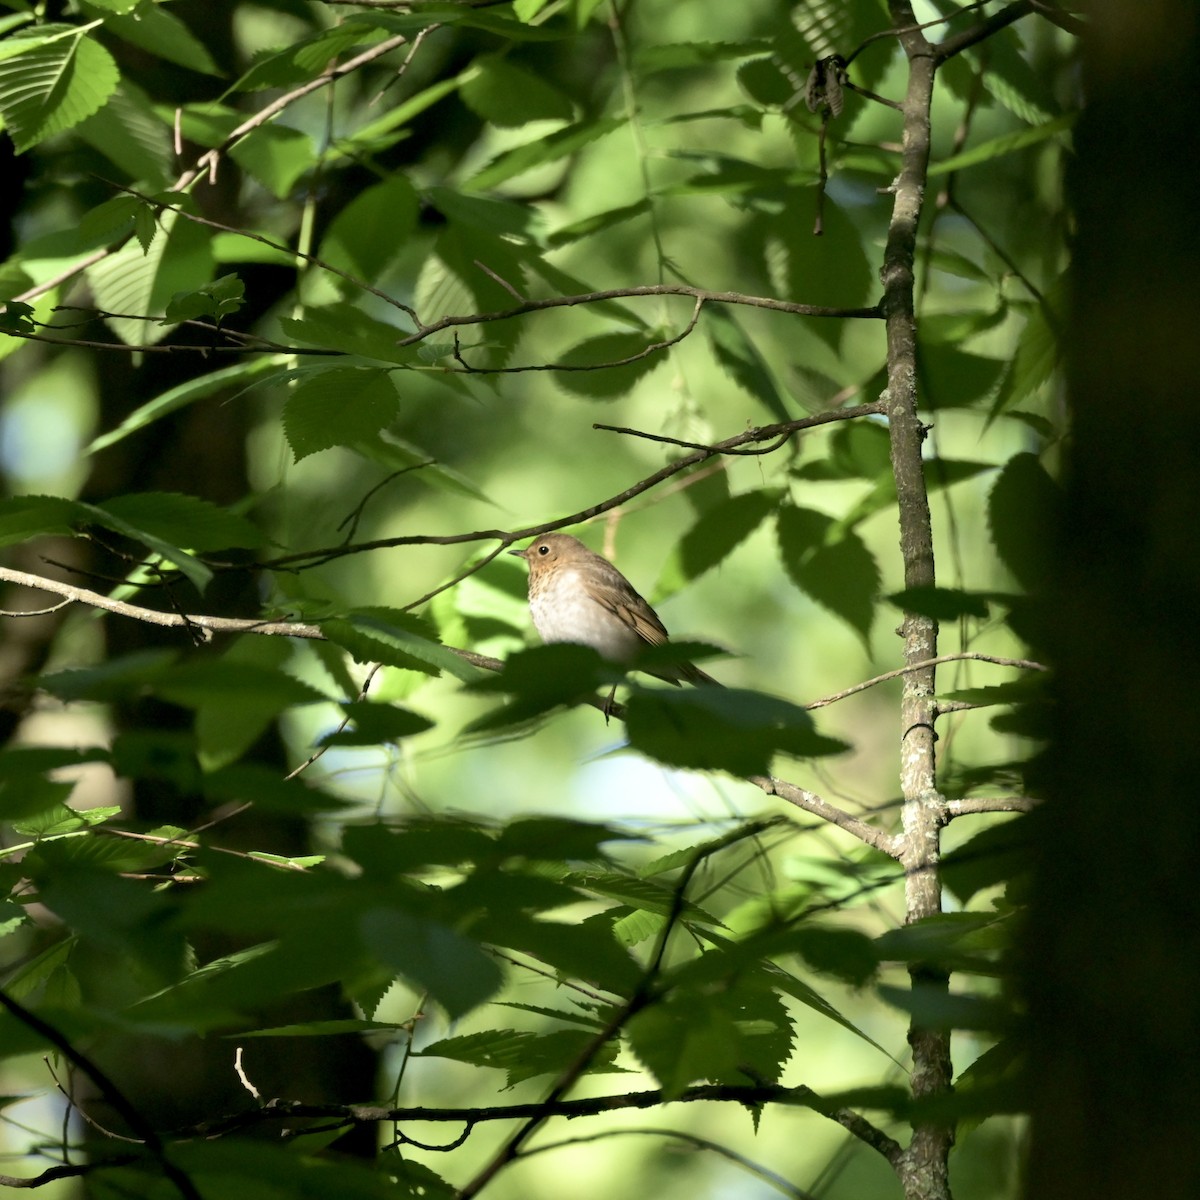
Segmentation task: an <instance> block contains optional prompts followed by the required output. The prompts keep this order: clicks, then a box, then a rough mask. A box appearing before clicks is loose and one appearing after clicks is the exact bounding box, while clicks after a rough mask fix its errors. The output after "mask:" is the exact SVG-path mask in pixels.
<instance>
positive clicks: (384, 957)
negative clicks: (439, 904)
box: [359, 908, 504, 1018]
mask: <svg viewBox="0 0 1200 1200" xmlns="http://www.w3.org/2000/svg"><path fill="white" fill-rule="evenodd" d="M359 932H360V933H361V935H362V939H363V941H364V942H365V943H366V945H367V947H368V948H369V949H370V950H371V951H372V953H374V954H375V955H376V956H377V957H378V958H379V960H380V961H381V962H382V963H384V964H385V965H386V966H388V967H390V968H391V969H392V970H394V971H396V972H398V973H399V974H401V975H403V976H404V978H405V979H408V980H410V981H411V982H412V983H414V984H415V985H416V986H417V987H418V988H421V989H426V990H428V991H429V993H430V995H431V996H432V997H433V998H434V999H435V1000H436V1001H437V1002H438V1003H439V1004H440V1005H441V1006H442V1007H443V1008H444V1009H445V1010H446V1012H447V1013H448V1014H449V1015H450V1017H451V1018H457V1017H461V1016H464V1015H466V1014H467V1013H468V1012H470V1011H471V1010H472V1009H473V1008H477V1007H478V1006H479V1005H480V1004H482V1003H483V1002H484V1001H485V1000H487V999H488V998H489V997H491V996H492V995H494V994H495V993H496V992H497V991H498V990H499V988H500V985H501V984H502V983H503V982H504V976H503V974H502V973H501V971H500V968H499V967H498V966H497V965H496V963H495V962H494V961H493V960H492V959H491V958H489V957H488V956H487V954H485V953H484V951H483V950H482V949H481V948H480V946H479V945H478V944H477V943H476V942H474V941H471V940H469V939H468V938H465V937H463V936H462V934H460V933H456V932H455V931H454V930H453V929H450V928H448V927H447V926H445V925H442V924H440V923H439V922H437V921H433V920H429V919H427V918H424V917H418V916H415V915H413V914H411V913H407V912H403V911H401V910H400V909H395V908H377V909H372V910H370V911H368V912H366V913H364V914H363V916H362V918H361V920H360V922H359Z"/></svg>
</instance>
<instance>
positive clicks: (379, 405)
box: [283, 367, 400, 462]
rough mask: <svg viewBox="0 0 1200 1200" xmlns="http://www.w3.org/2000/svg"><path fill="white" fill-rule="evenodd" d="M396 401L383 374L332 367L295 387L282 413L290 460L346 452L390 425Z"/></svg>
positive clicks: (368, 369)
mask: <svg viewBox="0 0 1200 1200" xmlns="http://www.w3.org/2000/svg"><path fill="white" fill-rule="evenodd" d="M399 411H400V397H399V396H398V395H397V393H396V388H395V386H394V385H393V383H392V380H391V375H390V373H389V372H388V371H385V370H382V369H381V368H378V367H333V368H331V369H329V370H327V371H321V372H320V373H318V374H315V375H310V376H309V377H308V378H307V379H305V380H303V381H302V382H300V383H298V384H297V385H296V387H295V389H294V390H293V391H292V393H291V395H290V396H289V397H288V400H287V404H286V406H285V407H284V410H283V429H284V433H285V435H286V436H287V440H288V445H289V446H290V447H291V449H292V454H293V455H294V456H295V460H296V461H297V462H299V461H300V460H301V459H302V458H307V457H308V456H309V455H310V454H315V453H317V451H319V450H328V449H329V448H330V447H332V446H349V445H352V444H353V443H354V442H356V441H358V440H359V439H361V438H370V437H373V436H374V435H376V434H377V433H378V432H379V431H380V430H381V429H384V428H386V427H387V426H388V425H390V424H391V423H392V422H393V421H394V420H395V419H396V416H397V415H398V413H399Z"/></svg>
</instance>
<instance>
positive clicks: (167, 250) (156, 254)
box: [86, 209, 213, 345]
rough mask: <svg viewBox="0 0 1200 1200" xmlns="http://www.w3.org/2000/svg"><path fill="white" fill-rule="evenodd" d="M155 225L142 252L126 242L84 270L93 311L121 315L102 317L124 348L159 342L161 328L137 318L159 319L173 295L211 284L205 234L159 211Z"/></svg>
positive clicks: (133, 242) (132, 242) (164, 330)
mask: <svg viewBox="0 0 1200 1200" xmlns="http://www.w3.org/2000/svg"><path fill="white" fill-rule="evenodd" d="M158 223H159V227H160V228H159V232H158V235H157V236H156V237H155V238H154V240H153V242H152V243H151V244H150V248H149V250H148V251H145V252H143V250H142V247H141V245H139V243H138V242H137V241H136V240H130V241H129V242H127V243H126V244H125V245H124V246H122V247H121V248H120V249H119V250H116V251H115V252H113V253H112V254H109V255H108V257H107V258H104V259H102V260H101V261H100V262H98V263H93V264H92V265H91V266H89V267H88V268H87V272H86V274H87V279H88V284H89V285H90V287H91V289H92V293H93V295H94V298H95V302H96V304H97V306H98V307H100V308H102V309H104V310H105V312H108V313H116V314H122V315H119V316H110V317H106V318H105V323H106V324H107V325H108V326H109V327H110V328H111V329H112V330H113V332H114V333H116V335H117V336H118V337H119V338H120V339H121V340H122V341H123V342H125V343H126V344H127V345H140V344H142V343H150V344H153V343H155V342H157V341H160V340H161V339H162V338H163V337H164V336H165V335H166V333H167V328H166V327H165V326H162V325H158V324H156V323H155V322H154V321H150V320H142V319H138V318H139V317H140V316H144V317H152V316H158V315H160V314H161V313H162V311H163V310H164V309H165V308H166V305H167V301H168V300H169V299H170V298H171V296H173V295H174V294H175V293H176V292H181V291H193V290H195V289H198V288H201V287H203V286H204V285H205V284H206V283H207V282H208V281H209V280H210V279H211V278H212V272H213V257H212V246H211V243H210V240H209V233H208V231H207V230H205V229H203V228H202V227H201V226H199V225H196V224H194V223H192V222H191V221H188V220H185V219H184V218H182V217H180V216H179V214H178V213H177V212H175V211H174V210H173V209H164V210H163V211H162V213H161V214H160V216H159V218H158Z"/></svg>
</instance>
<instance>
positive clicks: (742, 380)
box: [704, 305, 793, 421]
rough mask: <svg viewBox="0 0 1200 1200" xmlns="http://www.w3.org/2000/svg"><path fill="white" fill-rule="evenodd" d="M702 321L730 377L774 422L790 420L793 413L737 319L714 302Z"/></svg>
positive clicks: (716, 355)
mask: <svg viewBox="0 0 1200 1200" xmlns="http://www.w3.org/2000/svg"><path fill="white" fill-rule="evenodd" d="M704 320H705V328H706V329H707V330H708V337H709V341H710V343H711V344H712V349H713V354H714V355H715V357H716V360H717V362H719V363H720V364H721V366H722V367H724V368H725V370H726V371H727V372H728V373H729V376H730V378H732V379H733V381H734V382H735V383H736V384H737V385H738V386H739V387H740V388H742V389H743V390H744V391H746V392H748V393H749V394H750V395H751V396H753V397H754V398H755V399H756V400H758V401H759V402H760V403H761V404H762V406H763V407H764V408H765V409H766V410H767V411H768V412H769V413H770V414H771V415H772V416H773V417H774V418H775V419H776V420H777V421H789V420H791V418H792V415H793V414H792V413H791V412H790V411H789V409H788V405H787V402H786V401H785V400H784V398H783V396H782V394H781V393H780V391H779V388H778V387H777V386H776V385H775V380H774V378H773V377H772V375H771V370H770V368H769V366H768V365H767V361H766V359H764V358H763V356H762V355H761V354H760V353H759V351H758V347H757V346H755V344H754V343H753V342H752V341H751V340H750V339H749V338H748V337H747V336H746V333H745V331H744V330H743V329H742V327H741V325H740V324H739V323H738V321H737V320H736V319H735V318H734V317H733V316H732V315H731V314H730V313H729V312H727V311H726V310H725V309H723V308H720V307H717V306H715V305H710V306H709V308H708V310H707V311H706V312H705V314H704Z"/></svg>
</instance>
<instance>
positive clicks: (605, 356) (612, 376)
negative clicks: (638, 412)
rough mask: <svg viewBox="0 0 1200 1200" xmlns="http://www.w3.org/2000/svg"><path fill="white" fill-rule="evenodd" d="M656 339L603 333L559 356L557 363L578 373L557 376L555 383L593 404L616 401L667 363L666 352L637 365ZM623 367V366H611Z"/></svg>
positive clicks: (558, 371)
mask: <svg viewBox="0 0 1200 1200" xmlns="http://www.w3.org/2000/svg"><path fill="white" fill-rule="evenodd" d="M652 341H653V339H652V338H650V337H647V336H646V335H645V334H641V333H602V334H600V335H598V336H597V337H592V338H588V339H587V341H584V342H579V343H578V344H577V345H575V346H572V347H571V349H570V350H568V351H567V352H566V353H565V354H561V355H559V356H558V359H557V363H558V364H560V365H561V366H564V367H572V368H575V369H574V370H570V371H563V370H556V371H555V372H554V382H555V383H557V384H558V386H559V387H560V388H562V389H563V390H564V391H567V392H571V393H573V394H574V395H576V396H584V397H587V398H588V399H590V400H612V399H614V398H615V397H617V396H624V395H626V394H627V393H629V392H630V391H632V390H633V388H634V387H636V386H637V383H638V382H639V380H641V379H642V378H643V376H646V375H649V374H650V372H651V371H653V370H654V369H655V368H657V367H659V366H662V364H663V363H664V362H665V361H666V351H665V350H662V351H659V350H656V351H654V352H653V353H651V354H647V355H645V356H644V357H642V358H636V359H635V361H633V362H628V363H627V362H623V360H624V359H627V358H634V356H635V355H638V354H641V352H642V351H643V350H645V349H646V348H647V347H648V346H649V345H651V344H652ZM615 363H620V364H621V365H619V366H610V365H607V364H615Z"/></svg>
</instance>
